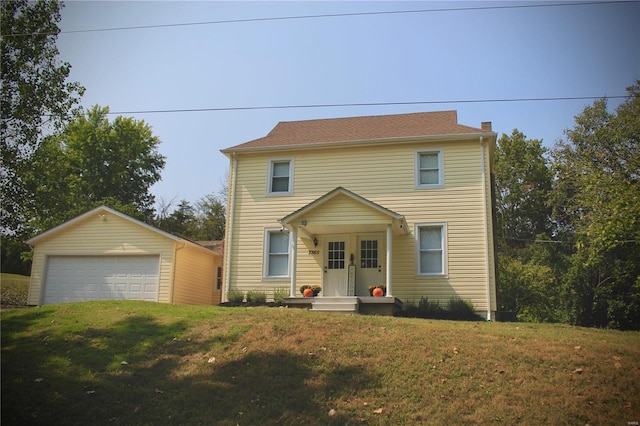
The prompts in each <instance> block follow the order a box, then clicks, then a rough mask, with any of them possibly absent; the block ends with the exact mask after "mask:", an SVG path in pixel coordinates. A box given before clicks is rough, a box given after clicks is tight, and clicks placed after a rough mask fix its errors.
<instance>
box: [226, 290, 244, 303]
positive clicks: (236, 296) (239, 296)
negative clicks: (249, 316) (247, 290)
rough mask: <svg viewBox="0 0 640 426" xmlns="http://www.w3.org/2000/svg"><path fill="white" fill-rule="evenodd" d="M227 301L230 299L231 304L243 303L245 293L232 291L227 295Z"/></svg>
mask: <svg viewBox="0 0 640 426" xmlns="http://www.w3.org/2000/svg"><path fill="white" fill-rule="evenodd" d="M227 299H229V302H231V303H242V301H243V300H244V293H243V292H241V291H239V290H231V291H230V292H229V293H227Z"/></svg>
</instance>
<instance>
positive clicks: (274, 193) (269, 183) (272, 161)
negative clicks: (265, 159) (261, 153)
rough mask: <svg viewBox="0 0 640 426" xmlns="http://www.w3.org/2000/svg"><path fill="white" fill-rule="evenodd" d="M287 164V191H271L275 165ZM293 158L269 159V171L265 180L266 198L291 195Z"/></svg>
mask: <svg viewBox="0 0 640 426" xmlns="http://www.w3.org/2000/svg"><path fill="white" fill-rule="evenodd" d="M286 162H288V163H289V189H288V190H287V191H273V178H274V176H273V169H274V164H276V163H286ZM293 170H294V167H293V158H291V157H286V158H271V159H269V170H268V179H267V196H271V197H273V196H276V197H277V196H282V195H293Z"/></svg>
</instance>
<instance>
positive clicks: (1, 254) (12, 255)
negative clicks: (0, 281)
mask: <svg viewBox="0 0 640 426" xmlns="http://www.w3.org/2000/svg"><path fill="white" fill-rule="evenodd" d="M23 253H31V249H30V248H29V246H28V245H27V244H25V243H23V242H21V241H18V240H17V239H15V238H10V237H7V236H4V235H2V236H0V268H1V270H2V272H9V273H12V274H20V275H30V274H31V260H30V259H29V260H26V261H25V259H23Z"/></svg>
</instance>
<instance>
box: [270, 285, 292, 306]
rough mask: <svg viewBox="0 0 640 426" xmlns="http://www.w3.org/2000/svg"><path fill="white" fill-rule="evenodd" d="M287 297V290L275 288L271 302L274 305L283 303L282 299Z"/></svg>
mask: <svg viewBox="0 0 640 426" xmlns="http://www.w3.org/2000/svg"><path fill="white" fill-rule="evenodd" d="M287 297H289V289H287V288H276V289H275V290H273V301H274V302H276V303H284V299H285V298H287Z"/></svg>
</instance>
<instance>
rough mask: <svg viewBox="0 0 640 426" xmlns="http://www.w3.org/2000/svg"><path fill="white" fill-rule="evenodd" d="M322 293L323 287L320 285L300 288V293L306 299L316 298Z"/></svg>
mask: <svg viewBox="0 0 640 426" xmlns="http://www.w3.org/2000/svg"><path fill="white" fill-rule="evenodd" d="M321 291H322V287H320V286H319V285H307V284H305V285H303V286H301V287H300V293H302V295H303V296H304V297H316V296H317V295H318V294H320V292H321Z"/></svg>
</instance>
